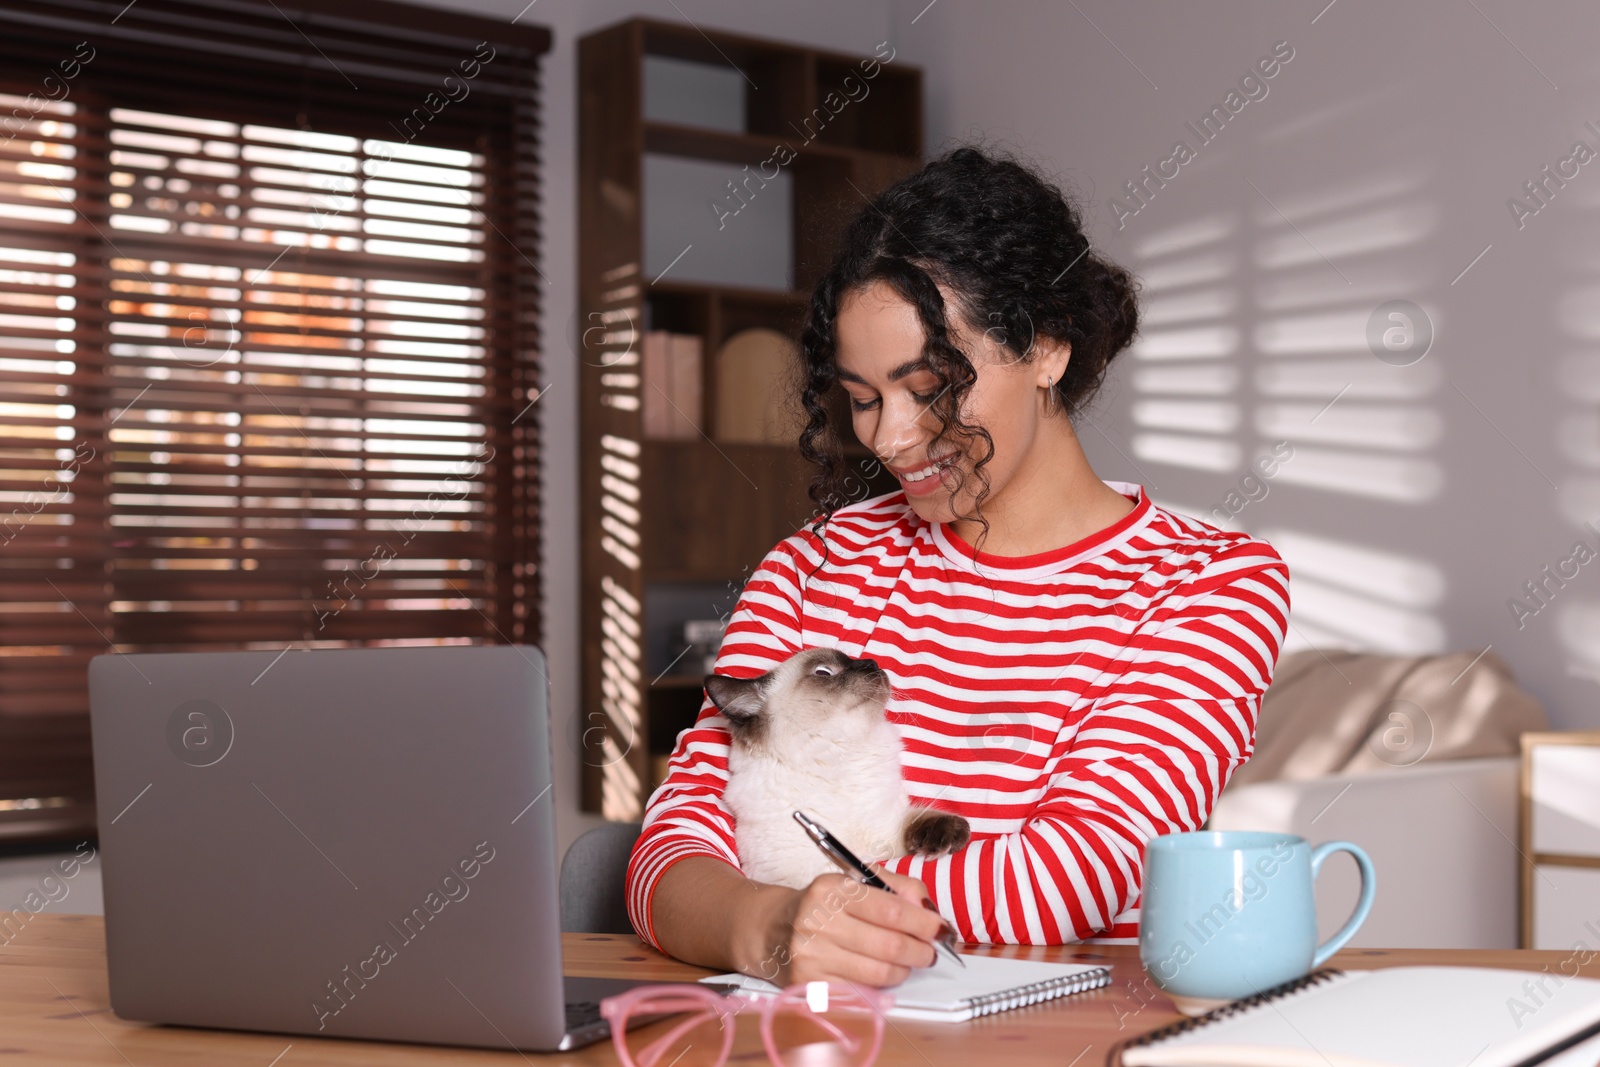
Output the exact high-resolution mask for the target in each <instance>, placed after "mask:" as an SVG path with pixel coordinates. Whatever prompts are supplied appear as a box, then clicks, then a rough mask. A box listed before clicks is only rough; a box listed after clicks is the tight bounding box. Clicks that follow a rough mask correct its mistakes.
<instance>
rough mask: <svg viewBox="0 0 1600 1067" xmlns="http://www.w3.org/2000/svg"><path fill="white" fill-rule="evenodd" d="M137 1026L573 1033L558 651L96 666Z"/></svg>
mask: <svg viewBox="0 0 1600 1067" xmlns="http://www.w3.org/2000/svg"><path fill="white" fill-rule="evenodd" d="M89 702H90V721H91V729H92V733H93V744H94V773H95V789H96V793H97V801H98V805H99V812H98V814H99V833H100V861H101V863H102V865H103V866H102V878H103V882H104V889H105V923H106V954H107V959H108V965H109V969H110V991H111V1008H112V1010H113V1011H114V1012H116V1014H117V1015H119V1016H121V1017H122V1018H124V1019H132V1020H140V1021H145V1022H153V1023H174V1024H179V1025H184V1026H205V1027H222V1028H227V1029H241V1030H265V1031H275V1032H279V1033H286V1034H310V1035H315V1036H322V1037H352V1038H375V1039H381V1040H385V1041H407V1042H423V1043H430V1044H447V1045H467V1046H481V1047H484V1048H499V1049H505V1048H513V1049H527V1050H537V1051H553V1050H563V1049H570V1048H576V1047H578V1046H580V1045H584V1044H589V1043H591V1042H594V1041H599V1040H602V1039H605V1038H606V1037H608V1036H609V1031H608V1029H607V1025H606V1023H605V1022H604V1021H603V1020H602V1019H601V1018H600V1015H599V1003H598V1002H599V1001H600V999H601V998H602V997H605V996H609V995H611V994H612V993H616V992H620V991H622V990H624V989H628V988H630V987H632V986H635V985H638V984H640V983H638V982H630V981H622V980H610V979H597V978H595V979H579V978H570V977H564V976H563V974H562V968H561V921H560V895H559V892H558V874H557V868H558V861H557V856H556V837H555V819H554V810H553V809H554V797H553V795H552V793H551V755H550V718H549V697H548V683H547V680H546V673H545V661H544V656H543V655H542V654H541V652H540V651H539V650H538V649H537V648H533V647H527V646H505V645H502V646H495V647H482V646H430V647H408V648H360V649H326V650H324V649H314V650H285V651H267V652H206V653H176V654H140V655H124V654H106V655H101V656H97V657H95V658H94V659H93V660H92V661H91V663H90V665H89Z"/></svg>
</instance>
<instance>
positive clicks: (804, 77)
mask: <svg viewBox="0 0 1600 1067" xmlns="http://www.w3.org/2000/svg"><path fill="white" fill-rule="evenodd" d="M646 56H664V57H670V58H673V59H679V60H689V61H691V62H699V63H706V64H712V65H720V66H721V67H722V68H724V69H726V68H727V66H728V65H729V64H733V65H734V66H735V67H737V68H738V69H739V70H740V71H741V72H742V74H743V75H744V79H745V81H746V83H747V87H746V88H745V89H744V93H745V96H744V112H745V116H746V127H747V128H746V129H745V131H743V132H737V133H736V132H729V131H726V130H719V129H710V128H700V127H697V126H690V125H683V124H679V123H669V122H659V121H647V120H646V119H645V107H644V99H643V97H644V65H645V57H646ZM870 58H872V57H869V56H850V55H841V54H835V53H829V52H821V51H817V50H815V49H810V48H800V47H795V46H792V45H788V44H784V43H781V42H777V41H768V40H759V39H755V38H749V37H743V36H739V35H735V34H726V33H718V32H714V31H711V30H709V29H707V30H706V31H705V32H704V33H701V31H700V29H696V28H695V27H691V26H688V25H678V24H674V23H666V22H657V21H653V20H648V19H634V20H630V21H628V22H624V23H620V24H618V25H616V26H612V27H609V28H607V29H604V30H600V31H597V32H595V33H593V34H590V35H589V36H587V37H585V38H583V39H582V40H581V41H580V42H579V47H578V81H579V92H580V100H579V120H578V126H579V164H578V182H579V201H578V230H579V293H578V302H579V325H578V332H579V335H580V338H581V343H580V345H579V352H580V354H581V357H582V359H583V361H584V366H583V367H582V368H581V375H580V378H581V389H582V397H581V400H580V419H581V423H580V426H581V428H580V448H581V453H582V454H581V457H580V470H581V474H580V476H581V481H582V485H581V502H580V507H581V509H582V537H583V542H582V575H581V587H582V595H583V614H582V619H581V627H582V640H583V686H582V697H581V699H582V701H583V707H582V723H581V726H580V733H581V736H582V746H581V747H582V759H583V806H584V808H585V810H588V811H598V812H601V813H603V814H604V815H605V816H606V817H607V818H612V819H621V820H628V819H637V818H639V816H640V815H641V814H642V812H643V809H644V801H645V799H646V798H647V797H648V795H649V793H650V790H651V789H652V788H653V786H654V784H655V783H654V781H653V777H652V767H653V765H654V761H653V760H652V756H653V755H656V756H658V755H660V754H662V753H665V752H668V751H670V750H671V747H672V744H673V741H674V740H675V739H676V737H677V734H678V733H679V732H680V731H681V730H682V729H683V728H684V727H686V726H688V725H690V724H691V723H692V722H693V721H694V717H695V714H696V713H697V712H698V710H699V708H700V705H701V702H702V699H703V690H702V688H701V677H702V674H701V672H700V671H699V668H698V666H693V667H689V668H687V669H686V667H685V664H684V662H683V661H682V660H679V661H677V662H676V663H671V662H663V663H659V664H658V663H657V662H656V660H659V659H662V658H663V656H664V655H665V658H668V659H670V653H671V652H672V651H673V650H672V649H670V648H665V649H663V634H662V633H661V632H660V627H659V625H658V624H659V614H660V612H659V611H657V610H655V609H656V607H657V605H660V604H665V603H667V602H668V600H669V599H671V598H672V597H674V596H675V597H677V598H678V599H679V600H680V601H681V600H682V598H683V596H684V595H685V594H684V590H686V589H690V590H692V589H694V588H695V587H697V586H699V587H704V591H705V594H706V595H705V601H706V603H707V607H708V610H706V611H703V612H702V613H701V614H702V616H704V617H714V616H716V615H718V614H720V611H713V610H709V608H710V605H711V604H712V603H713V602H714V601H717V600H719V599H720V600H721V602H722V605H723V606H722V609H721V610H723V611H725V610H728V609H731V607H732V605H733V602H734V600H735V599H736V596H737V591H738V588H739V586H740V585H741V584H742V582H743V581H744V579H745V578H746V577H748V575H749V573H750V572H751V571H752V570H754V568H755V566H756V565H757V564H758V563H759V562H760V561H761V558H762V556H764V555H765V554H766V552H767V551H768V550H769V549H771V548H772V546H773V545H775V544H776V543H777V542H778V541H780V540H782V539H783V538H784V537H787V536H788V535H789V534H791V533H793V532H794V531H795V530H796V529H798V528H799V527H800V526H801V524H803V523H804V522H805V521H806V520H807V518H808V517H809V516H810V515H811V514H812V513H813V511H814V510H815V508H814V505H813V504H812V502H811V501H810V499H809V498H808V497H807V495H806V486H807V484H808V483H809V481H810V478H811V471H810V469H809V467H808V465H807V464H806V463H805V462H804V460H802V459H801V457H800V454H799V451H798V449H797V448H796V447H794V446H780V445H750V444H731V443H724V442H718V441H713V440H712V439H710V438H709V437H704V436H703V437H701V438H698V439H691V440H650V439H646V438H645V437H644V435H643V433H642V426H641V422H642V419H641V414H640V407H641V396H640V383H639V372H640V366H639V345H640V340H641V336H642V332H643V330H645V329H647V328H648V329H664V330H671V331H673V332H677V333H691V334H696V335H698V336H699V337H700V338H701V340H702V344H703V346H704V352H705V360H704V372H705V379H704V387H703V389H702V394H703V396H704V398H705V409H704V415H703V421H702V425H703V426H704V427H706V429H707V432H708V433H710V432H711V427H714V426H715V425H716V412H715V410H713V409H714V406H715V397H716V389H715V388H714V383H715V375H716V369H717V368H716V353H717V351H718V349H719V348H720V347H721V346H722V344H723V342H724V341H725V340H726V339H727V338H728V337H730V336H732V335H733V334H735V333H737V332H739V331H741V330H744V329H747V328H750V327H766V328H770V329H776V330H779V331H781V332H784V333H787V334H788V335H790V336H795V337H797V336H798V333H799V328H800V324H801V319H802V315H803V313H804V309H805V306H806V302H807V299H808V295H809V290H810V286H811V285H812V283H813V282H814V281H815V279H816V277H817V276H818V274H819V273H820V272H821V270H822V269H823V268H824V266H825V264H826V263H827V260H828V258H829V256H830V255H831V253H832V251H833V248H834V246H835V242H836V241H837V238H838V236H839V234H840V232H841V231H842V228H843V226H844V224H845V223H846V222H847V220H848V219H849V218H850V217H851V216H853V215H854V213H855V212H857V211H859V210H860V207H861V206H862V204H863V197H864V196H870V195H872V194H873V193H875V192H877V191H879V190H881V189H882V188H884V187H885V186H887V185H888V184H889V183H891V182H893V181H894V180H895V179H897V178H899V177H901V176H903V175H905V174H908V173H910V172H911V171H914V170H915V169H916V168H917V167H918V166H920V164H921V162H922V148H923V146H922V73H921V71H920V70H918V69H916V68H912V67H907V66H905V65H904V64H900V63H889V64H883V65H881V66H880V67H878V68H876V69H875V73H874V75H873V77H872V78H871V79H870V92H868V93H866V94H865V95H864V96H862V97H861V98H860V99H859V100H854V99H852V100H851V102H850V103H849V104H848V106H844V107H842V108H841V107H838V106H837V105H838V98H837V97H835V98H834V100H833V101H832V104H833V106H832V107H828V102H827V100H826V98H827V96H828V94H829V93H830V92H834V91H836V90H838V88H839V87H840V86H842V85H844V84H845V79H846V78H847V77H848V76H850V75H852V74H855V76H856V78H857V83H858V84H859V83H860V82H861V80H862V79H861V70H862V68H861V63H862V62H863V60H866V59H870ZM757 86H759V88H757ZM818 108H826V110H824V111H822V112H817V111H816V110H815V109H818ZM813 115H822V116H825V117H826V119H827V121H826V122H816V121H813V122H811V123H810V124H809V125H808V124H807V122H806V119H807V116H813ZM808 133H809V134H811V136H809V137H808V136H807V134H808ZM780 143H783V144H786V145H788V146H790V147H791V149H792V150H793V151H794V152H795V158H794V159H793V160H792V162H789V163H787V164H786V165H785V166H784V167H783V170H784V171H785V172H787V173H788V174H790V175H791V177H792V181H793V218H792V247H793V252H794V263H793V279H794V286H795V288H794V289H793V290H767V289H752V288H741V287H737V286H729V285H711V284H701V283H696V282H691V281H682V280H677V281H674V280H667V279H665V278H663V279H662V280H660V281H658V282H655V283H654V284H652V283H651V280H650V279H649V278H647V277H645V275H644V272H643V260H644V235H643V222H644V220H643V217H642V204H643V202H644V189H643V170H644V156H645V154H647V153H651V154H660V155H667V156H680V157H688V158H691V159H697V160H706V161H717V162H722V163H730V164H735V165H737V166H739V167H743V166H745V165H746V164H748V165H749V166H751V167H752V168H757V167H759V165H760V164H761V163H762V161H764V160H767V159H769V158H770V157H771V156H772V155H773V152H774V149H775V147H776V146H777V145H778V144H780ZM685 208H686V210H696V211H703V210H705V208H704V205H700V204H695V205H686V206H685ZM832 402H833V403H834V404H835V405H836V406H835V410H837V411H839V412H840V413H841V416H843V414H844V411H845V401H844V397H843V394H842V392H841V393H839V395H837V396H836V397H834V398H832ZM840 425H848V421H847V420H846V422H844V423H840ZM845 451H846V454H847V456H854V457H856V458H860V459H866V458H867V457H868V452H867V450H866V449H865V448H864V447H862V446H860V445H859V444H857V443H855V442H853V441H851V442H849V443H848V444H847V447H846V450H845ZM869 484H870V486H871V489H870V491H871V492H872V493H874V494H876V493H880V492H888V491H890V490H892V489H894V488H895V482H894V480H893V479H892V478H891V477H889V476H888V475H887V474H883V473H880V474H879V475H878V476H877V478H876V479H875V480H873V481H872V482H870V483H869ZM679 650H681V646H680V649H679Z"/></svg>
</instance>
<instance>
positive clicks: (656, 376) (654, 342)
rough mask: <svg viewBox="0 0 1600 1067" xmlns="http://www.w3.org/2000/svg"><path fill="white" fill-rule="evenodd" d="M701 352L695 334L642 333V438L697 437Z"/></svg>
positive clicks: (657, 331)
mask: <svg viewBox="0 0 1600 1067" xmlns="http://www.w3.org/2000/svg"><path fill="white" fill-rule="evenodd" d="M701 352H702V345H701V341H700V338H699V336H698V335H696V334H685V333H670V332H668V331H666V330H647V331H645V335H644V341H643V344H642V347H641V351H640V362H641V364H642V370H643V372H644V380H643V382H642V383H641V389H640V393H641V404H640V406H641V409H642V415H643V421H644V436H646V437H649V438H656V439H665V440H684V439H688V438H695V437H699V436H700V423H701V415H700V413H701V384H700V383H701V372H700V368H701V363H702V355H701Z"/></svg>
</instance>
